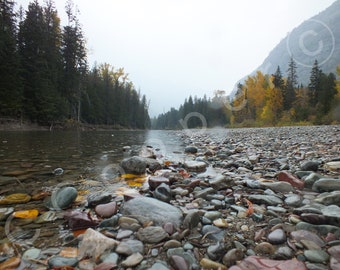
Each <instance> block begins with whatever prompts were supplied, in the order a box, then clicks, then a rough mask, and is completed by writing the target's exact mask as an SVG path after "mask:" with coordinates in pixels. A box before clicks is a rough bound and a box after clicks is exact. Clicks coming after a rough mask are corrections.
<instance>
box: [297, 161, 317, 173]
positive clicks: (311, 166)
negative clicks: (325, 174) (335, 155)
mask: <svg viewBox="0 0 340 270" xmlns="http://www.w3.org/2000/svg"><path fill="white" fill-rule="evenodd" d="M318 168H319V162H317V161H305V162H303V163H302V164H301V166H300V169H301V170H302V171H317V170H318Z"/></svg>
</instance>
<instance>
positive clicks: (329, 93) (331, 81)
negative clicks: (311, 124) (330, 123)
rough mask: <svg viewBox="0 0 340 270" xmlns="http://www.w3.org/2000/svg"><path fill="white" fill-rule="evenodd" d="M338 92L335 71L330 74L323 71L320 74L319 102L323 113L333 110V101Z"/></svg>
mask: <svg viewBox="0 0 340 270" xmlns="http://www.w3.org/2000/svg"><path fill="white" fill-rule="evenodd" d="M336 94H337V90H336V77H335V75H334V74H333V73H330V74H328V75H326V74H324V73H322V74H321V76H320V92H319V94H318V103H319V107H320V109H321V112H322V114H324V115H325V114H327V113H328V112H329V111H330V110H331V105H332V102H333V100H334V98H335V96H336Z"/></svg>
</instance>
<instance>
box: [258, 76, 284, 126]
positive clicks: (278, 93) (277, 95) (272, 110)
mask: <svg viewBox="0 0 340 270" xmlns="http://www.w3.org/2000/svg"><path fill="white" fill-rule="evenodd" d="M273 79H274V78H273V76H271V77H269V76H268V75H267V76H266V80H267V88H266V92H265V105H264V107H263V109H262V113H261V120H263V121H264V123H266V124H271V125H275V124H276V123H277V122H278V120H279V119H280V116H281V112H282V110H283V95H282V90H281V89H278V88H276V87H275V85H274V84H273Z"/></svg>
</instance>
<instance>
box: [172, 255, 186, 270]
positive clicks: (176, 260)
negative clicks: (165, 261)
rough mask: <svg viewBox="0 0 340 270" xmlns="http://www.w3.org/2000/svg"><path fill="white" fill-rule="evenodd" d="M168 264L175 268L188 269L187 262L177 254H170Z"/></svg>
mask: <svg viewBox="0 0 340 270" xmlns="http://www.w3.org/2000/svg"><path fill="white" fill-rule="evenodd" d="M169 260H170V264H171V266H172V267H173V268H174V269H175V270H189V264H188V262H187V261H186V260H185V259H184V258H183V257H181V256H179V255H172V256H171V257H170V259H169Z"/></svg>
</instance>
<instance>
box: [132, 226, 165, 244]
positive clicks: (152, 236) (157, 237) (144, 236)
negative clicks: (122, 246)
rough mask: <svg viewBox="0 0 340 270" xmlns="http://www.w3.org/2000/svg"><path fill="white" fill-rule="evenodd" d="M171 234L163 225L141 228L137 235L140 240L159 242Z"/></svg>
mask: <svg viewBox="0 0 340 270" xmlns="http://www.w3.org/2000/svg"><path fill="white" fill-rule="evenodd" d="M168 236H169V235H168V234H167V233H166V232H165V231H164V229H163V228H162V227H157V226H149V227H146V228H141V229H139V230H138V232H137V237H138V239H139V240H140V241H142V242H145V243H153V244H154V243H159V242H161V241H162V240H164V239H165V238H167V237H168Z"/></svg>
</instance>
